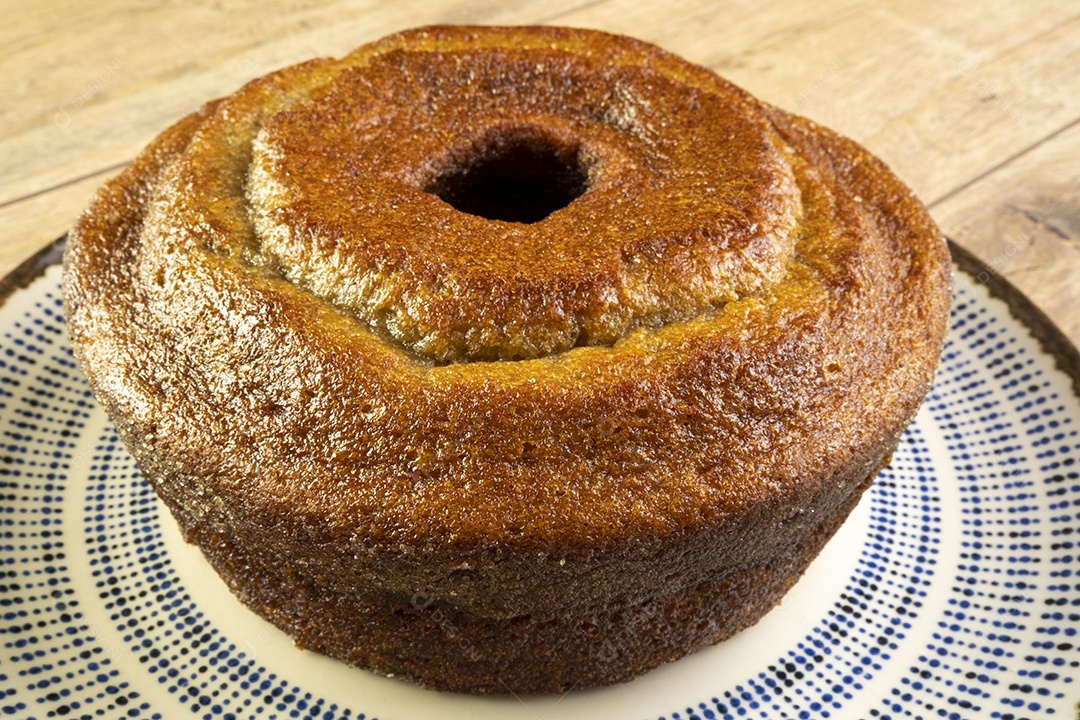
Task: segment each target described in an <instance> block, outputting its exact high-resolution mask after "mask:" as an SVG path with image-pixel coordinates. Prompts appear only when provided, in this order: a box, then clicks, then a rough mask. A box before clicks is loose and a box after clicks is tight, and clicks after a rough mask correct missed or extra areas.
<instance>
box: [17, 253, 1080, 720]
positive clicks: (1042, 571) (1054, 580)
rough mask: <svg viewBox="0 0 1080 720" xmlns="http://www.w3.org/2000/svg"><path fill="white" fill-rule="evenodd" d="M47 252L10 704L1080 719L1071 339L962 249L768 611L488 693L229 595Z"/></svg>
mask: <svg viewBox="0 0 1080 720" xmlns="http://www.w3.org/2000/svg"><path fill="white" fill-rule="evenodd" d="M50 260H51V261H55V253H54V254H53V256H52V257H51V258H50V259H47V260H46V261H39V263H38V265H39V266H42V265H43V266H45V267H46V268H47V269H46V270H45V271H44V272H43V273H40V274H39V271H40V267H38V268H32V269H27V268H24V269H23V270H22V271H21V273H20V274H19V275H18V279H19V280H20V281H22V282H29V285H28V286H27V287H16V283H15V282H13V281H12V280H11V279H9V280H8V281H7V291H8V292H9V293H10V294H9V295H8V297H7V299H6V302H5V303H4V305H3V307H0V536H2V537H0V643H2V654H0V716H3V715H13V716H18V717H24V718H47V717H65V718H100V717H105V718H120V717H130V718H165V719H168V720H182V719H183V718H227V717H237V718H246V717H257V718H282V719H284V718H299V719H302V720H315V719H320V720H322V719H324V718H325V719H326V720H330V719H331V718H352V719H357V718H364V719H370V718H383V719H384V720H394V719H401V720H406V719H410V718H523V719H525V720H538V719H539V718H550V719H552V720H554V719H555V718H586V717H588V718H642V719H649V718H665V719H669V720H675V719H676V718H679V719H680V720H683V719H687V718H701V719H704V718H762V719H764V718H813V719H814V720H817V719H818V718H841V719H844V718H846V719H855V718H860V719H863V718H876V719H880V720H888V719H895V720H899V719H900V718H939V717H940V718H979V719H982V718H995V719H997V720H1010V719H1014V720H1015V719H1019V718H1062V719H1064V720H1074V718H1080V711H1078V709H1077V703H1078V702H1080V637H1078V633H1080V437H1078V435H1077V429H1078V428H1077V426H1078V422H1080V400H1078V398H1077V395H1076V390H1075V389H1074V386H1073V380H1072V378H1071V377H1070V375H1069V374H1066V373H1064V372H1062V371H1060V370H1058V369H1057V368H1056V367H1055V358H1056V359H1057V360H1058V361H1064V362H1066V363H1069V362H1072V363H1075V362H1076V354H1075V350H1073V349H1072V348H1070V347H1068V346H1067V344H1064V343H1063V342H1062V340H1061V338H1060V336H1053V331H1052V329H1050V330H1048V329H1047V328H1046V327H1045V326H1042V325H1040V326H1039V327H1038V328H1036V330H1038V332H1040V333H1041V334H1042V335H1044V336H1046V337H1051V339H1053V340H1054V341H1055V342H1057V344H1058V350H1057V351H1056V352H1055V353H1054V354H1053V355H1051V354H1049V353H1047V352H1045V351H1044V350H1043V349H1042V346H1041V345H1040V343H1039V342H1038V341H1036V340H1035V339H1034V338H1033V336H1032V335H1031V333H1030V332H1029V329H1030V327H1032V321H1030V320H1029V322H1028V325H1025V324H1024V323H1022V322H1021V321H1019V320H1017V319H1015V318H1014V317H1013V315H1012V314H1010V311H1009V307H1008V306H1007V305H1006V304H1005V303H1003V302H1002V301H1000V300H997V299H994V298H993V297H991V295H990V294H989V293H988V292H987V290H986V288H984V287H983V286H981V285H976V284H975V283H973V282H972V280H971V277H970V276H969V275H967V274H964V273H959V274H958V275H957V283H956V292H955V303H954V307H953V328H952V332H951V334H950V336H949V341H948V345H947V346H946V349H945V356H944V359H943V362H942V366H941V369H940V371H939V373H938V379H937V382H936V384H935V386H934V390H933V392H932V393H931V395H930V397H929V399H928V400H927V403H926V405H925V406H924V408H923V410H922V411H921V412H920V414H919V415H918V417H917V418H916V420H915V422H914V424H913V425H912V427H911V428H910V430H909V431H908V433H907V435H906V437H905V440H904V442H903V443H902V445H901V447H900V449H899V450H898V451H897V453H896V454H895V456H894V459H893V463H892V465H891V466H890V468H889V469H888V470H886V471H885V472H884V473H883V474H882V475H881V477H880V478H879V479H878V481H877V482H876V483H875V485H874V487H873V488H872V489H871V490H870V491H869V492H868V493H867V495H866V496H865V499H864V500H863V502H862V503H861V504H860V506H859V508H858V509H857V510H856V511H855V513H854V514H853V515H852V517H851V518H850V520H849V521H848V522H847V523H846V524H845V525H844V527H843V528H842V530H841V531H840V533H839V534H838V535H837V537H836V538H835V539H834V540H833V541H832V542H831V543H830V544H829V545H828V547H827V548H826V549H825V551H824V552H823V554H822V555H821V556H820V557H819V558H818V559H817V560H816V561H815V562H814V564H813V565H812V566H811V568H810V569H809V571H808V572H807V573H806V576H805V577H804V578H803V579H802V580H801V581H800V582H799V584H798V585H797V586H796V587H795V589H794V590H793V591H792V592H791V593H790V594H789V595H788V596H787V597H786V598H785V599H784V602H783V603H782V604H781V605H780V606H779V607H777V608H776V609H775V610H774V611H773V612H772V613H770V614H769V615H768V616H767V617H766V618H765V619H764V620H763V621H762V622H760V623H759V624H758V625H756V626H755V627H753V628H751V629H750V630H747V631H745V632H743V633H742V634H740V635H738V636H737V637H735V638H734V639H732V640H730V641H728V642H726V643H722V644H721V645H718V646H716V647H714V648H710V649H708V650H706V651H704V652H701V653H698V654H696V655H694V656H692V657H689V658H686V659H684V660H681V661H679V662H676V663H673V664H671V665H668V666H666V667H663V668H661V669H659V670H657V671H654V672H652V673H650V674H648V675H646V676H645V677H643V678H640V679H638V680H635V681H633V682H631V683H629V684H626V685H621V686H618V687H613V688H607V689H601V690H592V691H584V692H571V693H568V694H567V695H564V696H533V697H513V696H510V697H494V698H492V697H486V698H475V697H468V696H462V695H455V694H448V693H437V692H432V691H427V690H422V689H419V688H416V687H413V686H411V685H408V684H406V683H403V682H399V681H397V680H393V679H387V678H381V677H376V676H374V675H372V674H370V673H367V672H365V671H362V670H356V669H352V668H348V667H345V666H343V665H340V664H338V663H336V662H334V661H332V660H328V659H326V658H323V657H320V656H317V655H314V654H312V653H308V652H303V651H300V650H296V649H295V648H294V647H293V646H292V644H291V643H290V642H289V640H288V639H287V638H286V637H285V636H283V635H282V634H281V633H280V632H278V631H277V630H276V629H274V628H273V627H271V626H269V625H267V624H266V623H265V622H263V621H262V620H260V619H259V618H257V617H256V616H254V615H253V614H252V613H250V612H248V611H247V610H246V609H245V608H244V607H242V606H241V605H240V604H239V603H238V602H237V601H236V600H234V599H233V597H232V596H231V595H230V594H229V592H228V591H227V590H226V589H225V587H224V585H223V584H222V583H221V582H220V581H219V580H218V578H217V576H216V575H214V573H213V572H212V571H211V570H210V569H209V567H208V565H207V564H206V563H205V562H204V561H203V560H202V557H201V555H200V554H199V553H198V551H197V550H194V549H192V548H190V547H188V546H186V545H184V543H183V541H182V540H181V539H180V537H179V534H178V532H177V529H176V527H175V524H174V523H173V521H172V520H171V518H170V517H169V516H168V515H167V514H165V513H164V511H163V509H162V507H161V506H160V505H159V503H158V501H157V499H156V498H155V496H154V494H153V492H152V491H151V490H150V488H149V487H148V486H147V485H146V483H145V482H144V481H143V480H142V478H141V477H140V475H139V473H138V471H137V469H136V468H135V466H134V464H133V462H132V460H131V458H130V457H129V456H128V454H127V452H126V451H125V450H124V448H123V446H122V445H121V444H120V443H119V441H118V440H117V438H116V435H115V434H114V432H113V429H112V427H111V426H110V424H109V422H108V420H107V418H106V417H105V415H104V413H103V412H102V411H101V409H100V408H99V407H98V406H97V405H96V404H95V402H94V400H93V398H92V397H91V395H90V392H89V391H88V389H87V386H86V383H85V381H84V380H83V378H82V376H81V375H80V374H79V371H78V369H77V368H76V367H75V364H74V362H73V361H72V357H71V352H70V349H69V347H68V344H67V340H66V336H65V332H64V324H63V317H62V310H61V298H60V292H59V268H58V266H56V265H55V263H54V262H52V264H50ZM31 278H33V279H32V280H31ZM2 294H3V291H2V290H0V295H2ZM1013 304H1014V307H1015V305H1016V303H1013ZM1021 304H1022V303H1021ZM1027 309H1028V311H1030V308H1027ZM1073 372H1074V373H1075V368H1073ZM444 629H445V628H444ZM450 630H451V631H452V628H450Z"/></svg>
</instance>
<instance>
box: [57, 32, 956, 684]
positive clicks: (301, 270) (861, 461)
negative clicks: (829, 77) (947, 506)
mask: <svg viewBox="0 0 1080 720" xmlns="http://www.w3.org/2000/svg"><path fill="white" fill-rule="evenodd" d="M463 78H471V79H470V81H469V83H466V84H462V82H463ZM461 88H468V89H469V92H467V93H464V92H460V89H461ZM522 88H527V89H531V90H535V91H536V92H533V93H524V92H522V91H521V89H522ZM541 90H542V91H543V92H540V91H541ZM384 91H386V92H388V93H389V95H390V96H392V97H394V98H396V99H398V100H399V101H398V102H394V103H391V102H381V103H380V102H379V100H378V98H380V97H382V96H383V95H382V93H383V92H384ZM560 108H565V112H560V111H559V109H560ZM418 130H419V131H423V132H422V133H420V135H419V136H418V135H417V131H418ZM515 133H516V135H515ZM507 137H510V138H511V140H512V141H513V142H519V141H521V137H526V140H527V142H533V141H534V140H535V141H536V142H537V143H539V144H541V145H544V146H545V147H548V148H555V150H556V151H557V152H559V153H563V154H566V153H571V154H572V153H577V155H576V156H575V157H577V158H578V160H579V161H580V162H581V163H582V164H583V166H585V167H587V170H588V178H589V180H588V183H587V186H588V187H587V191H586V192H585V194H584V195H582V196H581V197H579V198H578V199H577V200H575V201H574V202H573V203H571V204H570V205H568V206H567V207H565V208H564V209H562V210H557V211H555V212H553V213H552V214H550V215H548V216H547V217H546V218H545V219H544V220H541V221H539V222H535V223H531V224H524V223H514V222H503V221H498V220H487V219H483V218H478V217H475V216H473V215H469V214H466V213H463V212H459V211H457V210H454V209H453V208H451V207H450V206H449V205H447V204H446V203H445V202H443V201H442V200H440V199H438V198H437V197H435V196H434V195H432V194H431V193H428V192H425V187H428V188H429V189H430V187H431V186H432V184H433V183H434V184H437V181H438V178H439V177H442V176H443V175H445V173H447V172H450V171H453V170H454V168H455V167H456V166H457V165H460V164H462V163H467V162H468V161H469V157H468V156H469V154H470V153H474V152H478V151H477V150H476V148H477V147H481V150H480V151H479V152H481V153H483V152H488V151H489V150H490V152H499V150H498V148H495V149H494V150H491V148H492V147H495V146H496V145H498V143H499V142H503V141H505V139H506V138H507ZM493 138H494V139H493ZM529 138H531V139H529ZM537 138H539V140H537ZM687 138H692V139H693V143H692V144H691V143H688V142H687ZM522 142H525V141H522ZM485 143H486V145H485ZM483 148H488V149H487V150H485V149H483ZM391 149H392V152H389V150H391ZM328 179H329V183H328ZM650 228H651V230H650ZM64 286H65V293H66V296H65V297H66V302H67V312H68V320H69V328H70V332H71V337H72V341H73V345H74V347H75V351H76V355H77V357H78V359H79V362H80V364H81V365H82V367H83V368H84V369H85V370H86V373H87V375H88V377H89V379H90V382H91V385H92V387H93V388H94V391H95V393H96V395H97V396H98V398H99V399H100V400H101V402H102V404H103V405H104V406H105V408H106V410H107V411H108V412H109V414H110V417H112V419H113V420H114V422H116V423H117V426H118V429H119V431H120V433H121V435H122V436H123V437H124V439H125V441H126V442H127V443H128V445H129V447H130V448H131V449H132V451H133V453H134V454H135V456H136V458H137V460H138V461H139V463H140V467H141V468H142V469H143V471H144V473H145V474H146V475H147V477H148V478H149V479H150V480H151V482H152V483H154V485H155V487H156V489H157V491H158V492H159V494H160V495H161V496H162V498H163V499H164V500H165V501H166V503H168V504H169V505H170V507H171V508H172V509H173V511H174V513H176V514H177V516H178V518H180V519H181V524H182V525H183V526H184V527H185V530H186V532H187V533H188V535H189V537H191V538H193V539H195V540H197V541H200V543H202V544H203V547H204V550H205V551H206V552H207V554H208V555H209V556H211V557H213V556H214V552H213V551H212V550H211V549H210V546H211V545H212V544H213V543H214V542H220V543H227V544H229V545H230V546H232V547H235V548H236V550H235V552H237V553H239V555H240V556H243V557H260V556H267V557H273V558H276V559H277V561H278V564H277V565H275V566H274V567H283V565H282V564H283V563H284V564H287V565H288V572H289V573H295V577H296V578H300V579H299V580H295V583H298V584H303V582H307V583H309V584H312V585H313V586H317V587H318V589H319V592H320V593H331V594H333V595H334V597H337V598H338V599H339V600H340V601H341V602H345V603H347V602H350V600H349V599H350V598H352V600H351V602H354V603H357V604H358V606H371V607H384V606H385V604H386V600H385V599H386V598H387V597H397V598H410V597H412V596H413V595H414V594H415V593H418V592H422V593H426V594H427V595H428V596H430V597H433V598H439V602H440V603H441V604H442V606H443V607H447V608H452V609H453V610H454V611H455V612H462V613H466V614H468V615H469V616H470V617H474V618H480V619H482V620H478V622H493V623H497V622H511V620H512V619H513V618H515V617H522V616H529V617H531V618H535V619H539V620H545V621H546V620H553V619H555V618H560V617H561V618H577V617H588V616H590V615H591V614H596V613H598V612H601V611H603V612H613V613H615V612H617V611H618V609H619V608H621V607H629V606H632V605H635V604H640V603H645V602H648V601H649V600H650V598H656V597H660V596H668V595H671V596H676V595H678V594H679V593H682V592H688V590H687V588H691V587H694V586H697V585H700V584H701V583H706V582H721V581H722V578H724V577H726V576H727V575H729V574H730V573H733V572H739V571H741V569H745V568H749V567H755V566H760V567H764V566H770V564H771V566H773V567H778V566H777V564H776V562H775V560H776V558H779V557H782V553H783V552H784V550H785V548H788V547H793V546H801V545H803V544H806V543H808V542H809V541H808V538H809V537H811V536H813V535H814V533H815V529H816V528H818V527H820V526H821V524H822V518H826V517H832V516H833V514H835V513H837V512H840V511H839V509H840V508H846V507H848V506H849V505H850V504H851V503H852V502H853V500H852V498H855V497H857V496H858V493H859V492H861V488H862V487H863V486H864V484H865V482H866V479H867V478H868V477H872V475H873V474H874V473H875V472H876V470H877V469H878V468H879V467H880V465H881V463H882V462H883V459H884V458H885V457H887V456H888V454H889V453H890V452H891V451H892V449H893V448H894V447H895V444H896V442H897V441H898V438H899V435H900V433H901V432H902V430H903V428H904V427H905V425H906V423H907V422H908V421H909V420H910V418H911V417H912V415H913V414H914V412H915V410H916V408H917V407H918V405H919V403H920V402H921V400H922V398H923V396H924V395H925V393H926V391H927V389H928V388H929V383H930V381H931V379H932V375H933V370H934V367H935V365H936V361H937V357H938V353H939V351H940V347H941V343H942V339H943V336H944V331H945V323H946V319H947V309H948V299H949V294H948V290H949V264H948V255H947V251H946V249H945V245H944V243H943V242H942V239H941V237H940V235H939V233H938V231H937V229H936V228H935V227H934V225H933V223H932V222H931V221H930V219H929V217H928V216H927V214H926V212H925V210H924V209H923V208H922V206H921V205H920V204H919V203H918V201H917V200H916V199H915V198H914V197H913V196H912V195H911V193H910V191H908V190H907V188H905V187H904V186H903V185H902V184H901V183H900V182H899V181H898V180H897V179H896V178H895V177H894V176H893V175H892V174H891V173H890V172H889V171H888V170H887V168H885V167H884V165H883V164H882V163H881V162H880V161H878V160H877V159H875V158H873V157H872V156H870V155H869V154H868V153H866V151H865V150H863V149H862V148H861V147H859V146H858V145H856V144H855V143H853V142H851V141H849V140H846V139H844V138H840V137H838V136H836V135H835V134H833V133H831V132H829V131H827V130H825V129H823V128H820V127H817V126H815V125H814V124H813V123H810V122H809V121H807V120H804V119H802V118H798V117H795V116H791V115H789V114H787V113H784V112H783V111H780V110H777V109H775V108H772V107H769V106H767V105H764V104H762V103H760V102H759V101H756V100H754V99H753V98H751V97H749V96H748V95H746V93H744V92H743V91H741V90H738V89H737V88H734V87H733V86H731V85H730V84H728V83H726V82H725V81H723V80H721V79H719V78H717V77H716V76H714V75H712V74H711V73H709V72H708V71H706V70H704V69H702V68H698V67H696V66H693V65H690V64H688V63H685V62H684V61H681V60H679V59H678V58H675V57H674V56H672V55H669V54H667V53H664V52H663V51H660V50H658V49H656V48H653V47H652V46H648V45H645V44H643V43H640V42H637V41H632V40H629V39H627V38H620V37H615V36H610V35H606V34H603V33H598V32H594V31H575V30H567V29H558V28H513V29H506V28H429V29H421V30H414V31H409V32H406V33H402V34H399V35H396V36H392V37H390V38H386V39H384V40H382V41H379V42H377V43H374V44H371V45H368V46H365V47H363V48H361V49H359V50H357V51H356V52H355V53H353V54H351V55H349V56H348V57H346V58H344V59H342V60H316V61H312V62H309V63H305V64H304V65H300V66H296V67H294V68H288V69H286V70H282V71H280V72H277V73H274V74H272V75H270V76H267V77H266V78H262V79H259V80H257V81H254V82H253V83H251V84H249V85H247V86H245V87H244V88H242V89H241V90H240V91H238V92H237V93H236V94H235V95H233V96H231V97H229V98H226V99H223V100H220V101H216V102H215V103H211V104H209V105H207V106H206V107H205V108H203V109H202V110H201V111H200V112H198V113H195V114H193V115H192V116H189V117H188V118H186V119H185V120H183V121H181V122H180V123H178V124H177V125H176V126H174V127H173V128H171V129H170V130H169V131H167V132H166V133H165V134H163V135H162V137H161V138H159V139H158V140H157V141H155V143H154V144H153V145H152V146H151V147H150V148H148V150H147V151H146V152H144V153H143V154H142V155H141V156H140V158H139V159H138V160H137V161H136V162H135V163H134V164H133V165H132V167H131V168H129V169H128V170H127V171H126V172H125V173H124V174H122V175H121V176H120V177H119V178H118V179H116V180H115V181H113V182H111V183H110V184H108V185H107V186H106V187H105V188H103V190H102V191H101V192H100V193H99V195H98V197H97V198H96V199H95V201H94V203H93V205H92V206H91V207H90V208H89V209H88V211H87V212H86V213H85V214H84V215H83V217H82V218H81V219H80V221H79V223H78V224H77V226H76V227H75V228H74V229H73V231H72V234H71V238H70V241H69V246H68V253H67V257H66V259H65V281H64ZM520 358H527V359H520ZM218 564H219V565H221V566H222V567H226V566H228V563H227V562H225V561H224V560H222V561H220V562H218ZM801 567H802V565H798V567H797V568H796V570H797V572H801ZM272 569H273V568H271V570H272ZM788 570H789V571H790V568H788ZM281 572H285V570H282V571H281ZM797 572H796V574H797ZM225 574H226V575H230V581H231V582H232V583H233V584H234V586H235V587H237V589H238V591H239V592H240V593H241V595H242V596H243V595H244V594H245V591H244V590H243V588H244V587H245V586H247V584H248V583H249V581H251V580H250V579H245V578H244V577H242V576H241V571H236V570H233V571H226V572H225ZM783 578H788V579H789V580H790V578H791V573H790V572H788V574H786V575H779V574H778V575H776V576H775V577H773V578H772V579H771V580H770V582H773V583H774V584H775V585H776V586H777V587H779V586H782V585H784V580H783ZM251 582H254V581H251ZM289 582H293V581H291V580H290V581H289ZM252 587H253V586H252ZM247 594H248V595H249V596H250V598H259V599H257V600H256V599H251V600H249V601H250V602H252V604H254V605H259V606H262V607H263V608H264V609H263V610H262V612H264V613H267V614H272V613H273V611H272V610H269V609H265V608H268V607H269V606H268V605H267V604H266V603H267V599H266V598H265V597H261V596H259V594H258V592H256V590H254V589H250V588H249V590H248V591H247ZM770 597H771V596H770ZM771 602H772V600H768V601H767V602H766V601H765V600H764V599H763V600H762V601H761V602H760V603H758V604H755V606H754V607H753V608H750V609H749V610H750V612H749V613H748V615H749V616H753V617H755V618H756V617H757V615H760V613H761V612H764V610H765V609H767V607H768V605H769V604H771ZM713 610H715V608H712V609H710V610H709V611H710V612H711V611H713ZM705 611H706V610H705V608H704V607H703V608H702V612H705ZM281 622H283V623H285V624H288V625H290V626H295V624H296V623H297V622H298V621H297V620H296V619H295V618H294V619H291V620H288V621H286V620H281ZM568 627H569V626H568ZM335 632H337V631H335ZM357 632H358V633H359V632H361V630H360V629H359V628H357ZM305 633H311V634H310V635H308V634H305ZM317 634H318V631H317V630H313V629H308V630H305V631H303V632H302V633H301V635H302V636H303V637H302V639H303V640H304V642H306V643H308V644H313V645H317V646H320V647H326V648H329V649H331V651H332V652H333V653H334V654H335V655H338V656H346V657H348V658H350V659H352V660H354V661H358V662H364V663H365V664H366V663H367V662H368V661H366V660H362V659H360V658H358V657H355V656H353V655H350V654H349V653H347V652H344V651H342V650H340V647H341V646H340V638H339V640H335V641H331V640H329V639H326V638H323V639H322V640H320V639H318V638H317V637H316V635H317ZM335 643H337V644H335ZM356 644H357V645H360V644H362V638H358V639H357V640H356ZM691 644H692V643H691ZM689 649H690V647H689V646H688V647H687V648H686V649H685V650H686V651H689ZM664 659H665V660H666V659H667V658H666V657H665V658H664ZM598 662H599V661H598ZM635 662H636V663H637V665H639V666H641V667H645V666H648V665H650V664H652V661H650V660H648V659H640V658H639V660H637V661H635ZM388 663H389V661H382V660H380V661H379V662H378V663H376V662H371V664H372V665H374V666H376V667H378V668H379V669H381V670H383V671H384V672H394V670H393V667H392V666H391V665H389V664H388ZM617 664H618V663H617V662H616V661H615V660H610V661H609V662H607V663H606V665H605V664H604V663H601V664H600V665H598V666H597V667H593V668H591V669H587V670H584V669H583V671H582V672H583V677H584V676H586V675H588V676H589V677H595V678H601V680H597V681H598V682H599V681H602V678H604V677H606V678H608V681H612V680H616V679H620V678H623V677H625V676H626V675H625V673H624V672H623V671H622V670H620V669H619V668H617V667H616V665H617ZM605 668H606V669H605ZM401 672H404V671H401ZM461 672H462V673H463V674H462V675H461V676H460V677H458V678H457V679H456V680H453V681H451V680H450V679H448V678H446V677H440V678H435V677H434V676H430V677H425V676H424V675H423V673H422V672H420V671H415V672H412V671H410V675H412V676H414V677H416V678H417V679H419V680H420V681H422V682H428V683H438V684H440V685H443V686H453V687H468V686H469V679H468V675H467V671H466V669H461ZM590 673H591V674H590ZM537 682H540V683H542V682H543V678H541V679H540V680H537ZM562 683H563V680H559V681H558V682H556V681H555V680H554V679H552V680H551V682H550V684H549V686H548V689H554V688H556V687H561V686H562ZM480 685H482V683H480V682H479V681H478V684H477V689H482V688H480V687H479V686H480ZM485 687H486V686H485ZM487 689H490V688H487ZM514 689H515V690H516V689H517V688H514ZM531 689H543V686H542V685H538V686H536V687H533V688H531Z"/></svg>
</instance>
